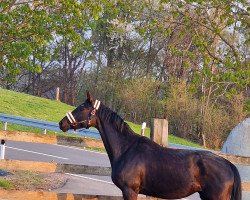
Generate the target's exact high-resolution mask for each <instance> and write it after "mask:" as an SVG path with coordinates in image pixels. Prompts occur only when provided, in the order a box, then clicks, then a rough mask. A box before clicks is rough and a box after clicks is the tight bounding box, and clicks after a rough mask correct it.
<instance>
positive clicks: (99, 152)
mask: <svg viewBox="0 0 250 200" xmlns="http://www.w3.org/2000/svg"><path fill="white" fill-rule="evenodd" d="M55 145H56V146H59V147H65V148H70V149H76V150H81V151H87V152H91V153H97V154H103V155H107V153H102V152H98V151H92V150H87V149H81V148H77V147H71V146H66V145H61V144H55Z"/></svg>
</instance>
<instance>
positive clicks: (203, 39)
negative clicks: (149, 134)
mask: <svg viewBox="0 0 250 200" xmlns="http://www.w3.org/2000/svg"><path fill="white" fill-rule="evenodd" d="M249 15H250V6H249V2H248V1H247V0H236V1H229V0H228V1H220V0H213V1H212V0H193V1H190V0H177V1H173V0H162V1H160V0H137V1H131V0H129V1H125V0H112V1H107V0H85V1H77V0H62V1H42V0H37V1H34V0H33V1H26V0H21V1H19V0H18V1H17V0H6V1H0V30H1V31H0V87H2V88H7V89H12V90H16V91H21V92H26V93H29V94H32V95H36V96H43V97H48V98H51V97H53V96H54V95H55V89H56V87H60V89H61V96H60V99H61V101H62V102H65V103H67V104H71V105H78V104H80V103H81V102H82V101H83V100H84V99H85V91H86V90H89V91H91V92H92V93H93V95H95V96H97V97H98V98H100V99H101V100H102V101H103V102H104V103H105V104H106V105H108V106H109V107H111V108H112V109H114V110H115V111H117V112H118V113H119V114H120V115H122V116H123V117H124V118H125V119H126V120H131V121H133V122H139V123H141V122H142V121H147V122H148V123H149V122H150V120H151V118H153V117H159V118H168V120H169V123H170V133H173V134H175V135H177V136H180V137H184V138H188V139H191V140H193V141H196V142H199V143H201V144H203V145H204V146H206V147H209V148H220V146H221V145H222V143H223V141H224V140H225V138H226V137H227V136H228V133H229V131H230V129H232V128H233V127H234V126H235V125H236V124H237V123H238V122H240V121H241V120H242V119H244V118H245V117H247V116H248V115H249V112H250V101H249V96H250V93H249V85H250V48H249V47H250V17H249Z"/></svg>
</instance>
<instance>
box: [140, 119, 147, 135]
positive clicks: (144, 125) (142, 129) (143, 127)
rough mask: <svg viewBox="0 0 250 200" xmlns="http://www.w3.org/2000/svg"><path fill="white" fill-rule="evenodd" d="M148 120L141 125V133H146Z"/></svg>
mask: <svg viewBox="0 0 250 200" xmlns="http://www.w3.org/2000/svg"><path fill="white" fill-rule="evenodd" d="M146 125H147V124H146V122H143V123H142V125H141V135H142V136H144V135H145V134H144V133H145V128H146Z"/></svg>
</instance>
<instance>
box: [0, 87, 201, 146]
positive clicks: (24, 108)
mask: <svg viewBox="0 0 250 200" xmlns="http://www.w3.org/2000/svg"><path fill="white" fill-rule="evenodd" d="M73 109H74V107H73V106H69V105H67V104H64V103H61V102H57V101H54V100H49V99H45V98H40V97H35V96H32V95H28V94H24V93H19V92H14V91H10V90H4V89H1V88H0V113H6V114H11V115H17V116H22V117H28V118H34V119H38V120H46V121H52V122H59V121H60V120H61V119H62V118H63V117H64V116H65V113H66V112H68V111H71V110H73ZM127 123H128V124H129V126H130V127H131V128H132V129H133V130H134V131H135V132H136V133H138V134H140V132H141V125H140V124H139V125H138V124H134V123H132V122H127ZM8 130H15V131H24V132H32V133H42V130H40V129H35V128H31V127H25V126H20V125H16V124H9V123H8ZM48 134H58V135H64V136H65V135H66V136H69V137H81V136H79V135H74V134H65V133H54V132H53V131H48ZM149 134H150V129H149V128H146V130H145V136H147V137H149ZM169 142H171V143H176V144H182V145H187V146H193V147H201V146H200V145H198V144H195V143H193V142H190V141H188V140H185V139H182V138H178V137H175V136H173V135H169Z"/></svg>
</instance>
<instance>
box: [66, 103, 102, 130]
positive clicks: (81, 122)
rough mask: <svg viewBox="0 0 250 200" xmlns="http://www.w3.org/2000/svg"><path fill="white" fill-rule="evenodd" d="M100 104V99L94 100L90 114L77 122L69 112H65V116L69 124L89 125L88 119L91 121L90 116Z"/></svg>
mask: <svg viewBox="0 0 250 200" xmlns="http://www.w3.org/2000/svg"><path fill="white" fill-rule="evenodd" d="M100 105H101V101H99V100H95V103H94V106H93V108H94V109H93V110H92V111H91V112H90V115H89V117H88V119H87V120H83V121H80V122H77V121H76V119H75V118H74V116H73V115H72V113H71V112H67V113H66V117H67V118H68V120H69V122H70V125H71V126H73V127H75V126H77V125H78V124H86V125H87V126H88V125H90V121H91V118H92V116H95V114H96V111H97V110H98V109H99V107H100Z"/></svg>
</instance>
